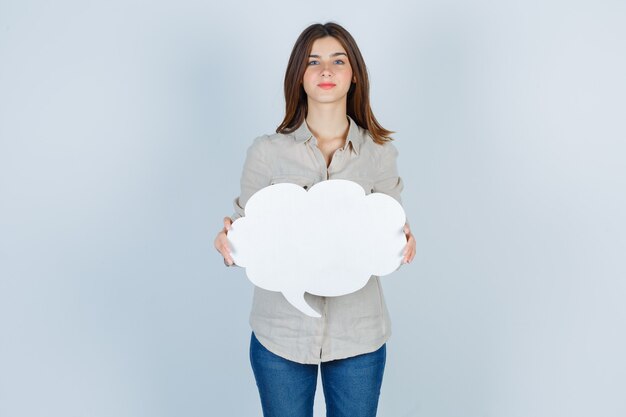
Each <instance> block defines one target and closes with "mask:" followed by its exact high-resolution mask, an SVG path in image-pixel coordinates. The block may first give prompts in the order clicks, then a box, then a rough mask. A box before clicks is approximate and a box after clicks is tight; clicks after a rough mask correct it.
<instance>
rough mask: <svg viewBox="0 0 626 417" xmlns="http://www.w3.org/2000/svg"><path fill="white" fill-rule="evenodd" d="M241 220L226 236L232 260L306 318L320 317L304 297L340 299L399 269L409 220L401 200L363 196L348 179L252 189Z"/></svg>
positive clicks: (254, 281)
mask: <svg viewBox="0 0 626 417" xmlns="http://www.w3.org/2000/svg"><path fill="white" fill-rule="evenodd" d="M245 211H246V215H245V217H240V218H238V219H237V220H235V222H233V224H232V226H231V227H232V229H231V230H230V231H229V232H228V235H227V236H228V240H229V242H230V245H231V255H232V258H233V261H234V262H235V263H236V264H237V265H239V266H241V267H244V268H246V274H247V276H248V279H250V281H252V283H253V284H254V285H256V286H258V287H261V288H264V289H266V290H270V291H280V292H282V293H283V295H284V296H285V298H286V299H287V301H289V302H290V303H291V304H292V305H293V306H294V307H296V308H297V309H298V310H300V311H301V312H303V313H304V314H307V315H309V316H311V317H321V316H320V314H319V313H318V312H317V311H315V310H314V309H313V308H311V306H309V305H308V304H307V303H306V301H305V299H304V293H305V292H308V293H311V294H315V295H321V296H338V295H344V294H349V293H352V292H355V291H357V290H359V289H361V288H363V287H364V286H365V284H367V281H368V280H369V278H370V276H371V275H377V276H383V275H388V274H390V273H392V272H394V271H395V270H397V269H398V268H399V267H400V266H401V264H402V252H403V250H404V248H405V246H406V236H405V234H404V232H403V230H402V229H403V227H404V223H405V221H406V216H405V213H404V210H403V208H402V206H401V205H400V203H398V202H397V201H396V200H395V199H394V198H392V197H390V196H388V195H386V194H382V193H372V194H370V195H365V191H364V190H363V188H362V187H361V186H360V185H359V184H357V183H355V182H352V181H348V180H339V179H337V180H326V181H321V182H319V183H317V184H315V185H314V186H313V187H311V188H310V189H309V191H308V192H307V191H306V190H305V189H304V188H302V187H300V186H299V185H296V184H291V183H281V184H274V185H270V186H267V187H265V188H263V189H261V190H259V191H257V192H256V193H255V194H254V195H252V197H250V199H249V200H248V202H247V203H246V208H245Z"/></svg>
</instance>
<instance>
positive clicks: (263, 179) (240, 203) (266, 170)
mask: <svg viewBox="0 0 626 417" xmlns="http://www.w3.org/2000/svg"><path fill="white" fill-rule="evenodd" d="M266 138H267V136H266V135H263V136H259V137H257V138H256V139H254V141H253V143H252V145H251V146H250V147H249V148H248V151H247V155H246V161H245V162H244V165H243V172H242V174H241V192H240V194H239V197H236V198H235V199H234V200H233V206H234V208H235V212H234V213H233V215H232V218H229V217H225V218H224V228H223V229H222V230H221V231H220V232H219V233H218V234H217V237H216V238H215V248H216V249H217V250H218V252H220V254H221V255H222V256H223V257H224V265H226V266H233V265H235V263H234V262H233V260H232V257H231V256H230V246H229V243H228V238H227V237H226V236H227V234H228V231H229V230H230V225H231V224H232V223H233V222H234V221H235V220H237V219H238V218H240V217H243V216H245V210H244V208H245V206H246V202H247V201H248V199H250V197H251V196H252V194H254V193H256V192H257V191H258V190H260V189H261V188H263V187H265V186H267V185H269V184H270V180H271V169H270V166H269V164H268V161H267V158H266V157H265V155H264V149H263V141H264V140H265V139H266Z"/></svg>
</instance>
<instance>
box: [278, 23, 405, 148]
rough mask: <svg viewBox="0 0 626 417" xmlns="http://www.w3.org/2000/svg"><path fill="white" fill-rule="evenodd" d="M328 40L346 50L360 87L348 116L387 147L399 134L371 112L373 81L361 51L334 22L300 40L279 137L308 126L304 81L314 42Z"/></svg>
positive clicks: (352, 94)
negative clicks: (305, 123)
mask: <svg viewBox="0 0 626 417" xmlns="http://www.w3.org/2000/svg"><path fill="white" fill-rule="evenodd" d="M326 36H332V37H333V38H335V39H337V40H338V41H339V43H341V45H342V46H343V47H344V49H345V50H346V52H347V54H348V60H349V61H350V65H351V66H352V74H353V76H354V77H355V78H356V83H354V82H353V83H352V84H351V85H350V88H349V89H348V97H347V103H346V107H347V108H346V112H347V113H348V116H350V117H351V118H352V119H354V121H355V122H356V124H358V125H359V126H361V127H362V128H364V129H367V130H368V131H369V133H370V135H371V136H372V139H373V140H374V142H376V143H378V144H383V143H385V142H388V141H391V140H394V139H393V138H392V137H390V136H389V135H391V134H392V133H395V132H393V131H390V130H387V129H385V128H383V127H382V126H381V125H380V124H379V123H378V121H377V120H376V118H375V117H374V114H373V113H372V109H371V108H370V94H369V93H370V86H369V78H368V76H367V68H366V66H365V61H363V56H362V55H361V51H360V50H359V47H358V46H357V44H356V42H355V41H354V38H352V35H350V33H348V31H347V30H345V29H344V28H343V27H342V26H340V25H339V24H337V23H333V22H328V23H325V24H321V23H315V24H312V25H311V26H309V27H307V28H306V29H304V31H303V32H302V33H301V34H300V36H299V37H298V39H297V40H296V43H295V45H294V46H293V50H292V51H291V56H290V57H289V63H288V64H287V71H286V72H285V104H286V110H285V118H284V120H283V121H282V123H281V124H280V126H278V128H276V133H291V132H293V131H294V130H296V129H297V128H298V127H300V125H301V124H302V123H303V122H304V118H305V117H306V114H307V111H308V105H307V95H306V92H305V91H304V87H303V85H302V84H301V83H300V81H301V80H302V78H303V77H304V72H305V71H306V66H307V63H308V59H309V54H310V53H311V49H312V48H313V42H314V41H315V40H317V39H320V38H324V37H326Z"/></svg>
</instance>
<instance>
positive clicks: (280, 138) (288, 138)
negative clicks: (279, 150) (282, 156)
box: [250, 133, 293, 149]
mask: <svg viewBox="0 0 626 417" xmlns="http://www.w3.org/2000/svg"><path fill="white" fill-rule="evenodd" d="M291 142H293V135H291V134H283V133H266V134H262V135H259V136H257V137H255V138H254V140H253V141H252V144H251V145H250V148H255V149H267V148H270V147H274V146H281V145H284V144H286V143H291Z"/></svg>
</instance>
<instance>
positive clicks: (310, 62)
mask: <svg viewBox="0 0 626 417" xmlns="http://www.w3.org/2000/svg"><path fill="white" fill-rule="evenodd" d="M314 62H317V61H309V65H311V64H312V63H314Z"/></svg>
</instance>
